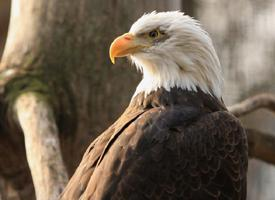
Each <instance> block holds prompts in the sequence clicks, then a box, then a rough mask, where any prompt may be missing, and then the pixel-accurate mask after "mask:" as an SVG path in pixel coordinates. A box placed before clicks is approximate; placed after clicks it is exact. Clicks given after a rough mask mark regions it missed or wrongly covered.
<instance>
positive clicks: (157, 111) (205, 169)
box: [60, 88, 247, 200]
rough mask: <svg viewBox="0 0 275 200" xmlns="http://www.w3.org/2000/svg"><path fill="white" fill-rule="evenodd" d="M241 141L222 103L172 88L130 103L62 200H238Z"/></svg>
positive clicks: (243, 161)
mask: <svg viewBox="0 0 275 200" xmlns="http://www.w3.org/2000/svg"><path fill="white" fill-rule="evenodd" d="M246 170H247V141H246V135H245V132H244V129H243V128H242V126H241V125H240V122H239V121H238V120H237V119H236V118H235V117H234V116H232V115H231V114H230V113H228V111H227V110H226V108H225V106H224V104H223V103H222V101H220V100H219V99H217V98H216V97H214V96H212V95H209V94H205V93H204V92H202V91H201V90H200V89H198V91H197V92H192V91H186V90H183V89H178V88H172V89H171V90H170V91H169V92H168V91H166V90H165V89H162V88H161V89H158V90H157V91H155V92H152V93H150V94H149V95H148V96H147V97H144V95H143V93H140V94H138V95H137V96H135V97H134V98H133V100H132V101H131V103H130V105H129V107H128V108H127V109H126V111H125V112H124V113H123V114H122V116H121V117H120V118H119V119H118V120H117V121H116V122H115V123H114V124H113V125H112V126H111V127H109V128H108V129H107V130H106V131H105V132H103V133H102V134H101V135H100V136H99V137H98V138H97V139H96V140H95V141H94V142H93V143H92V144H91V145H90V146H89V148H88V149H87V151H86V153H85V154H84V156H83V159H82V161H81V163H80V165H79V167H78V168H77V170H76V172H75V174H74V175H73V177H72V178H71V180H70V182H69V184H68V185H67V187H66V189H65V190H64V192H63V194H62V195H61V198H60V199H62V200H77V199H81V200H88V199H89V200H109V199H114V200H120V199H125V200H134V199H136V200H143V199H148V200H154V199H163V200H167V199H193V200H207V199H220V200H223V199H224V200H226V199H228V200H230V199H232V200H244V199H246Z"/></svg>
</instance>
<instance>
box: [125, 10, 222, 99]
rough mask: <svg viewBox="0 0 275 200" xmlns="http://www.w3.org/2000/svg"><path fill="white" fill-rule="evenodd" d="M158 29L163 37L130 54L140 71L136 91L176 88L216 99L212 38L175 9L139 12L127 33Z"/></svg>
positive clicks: (218, 84) (218, 83) (217, 71)
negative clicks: (151, 44) (208, 95)
mask: <svg viewBox="0 0 275 200" xmlns="http://www.w3.org/2000/svg"><path fill="white" fill-rule="evenodd" d="M154 29H159V30H160V31H163V32H164V33H165V34H166V35H167V38H166V40H165V41H161V42H159V43H156V44H155V45H153V46H151V47H149V48H146V49H145V50H144V51H141V52H137V53H134V54H131V55H130V59H131V60H132V62H133V63H134V64H135V65H136V66H137V68H138V69H140V70H141V71H142V73H143V79H142V81H141V82H140V84H139V85H138V87H137V89H136V92H135V94H134V96H135V95H137V94H138V93H140V92H144V93H145V95H148V94H149V93H150V92H152V91H156V90H157V89H158V88H161V87H163V88H165V89H166V90H167V91H170V89H171V88H173V87H178V88H182V89H186V90H190V91H197V87H198V88H200V89H201V90H202V91H203V92H205V93H209V94H211V95H214V96H216V97H218V98H220V97H221V93H222V82H223V79H222V72H221V66H220V62H219V59H218V56H217V53H216V51H215V49H214V47H213V44H212V40H211V38H210V37H209V35H208V34H207V32H206V31H204V30H203V29H202V28H201V26H200V23H199V22H198V21H197V20H195V19H193V18H191V17H189V16H187V15H184V13H182V12H179V11H170V12H159V13H157V12H155V11H154V12H152V13H149V14H145V15H143V16H142V17H141V18H139V19H138V20H137V21H136V22H135V23H134V24H133V25H132V27H131V29H130V31H129V33H131V34H133V35H136V36H137V35H139V34H142V33H146V32H149V31H152V30H154Z"/></svg>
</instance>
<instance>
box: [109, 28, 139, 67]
mask: <svg viewBox="0 0 275 200" xmlns="http://www.w3.org/2000/svg"><path fill="white" fill-rule="evenodd" d="M141 48H142V45H140V44H139V43H138V42H137V40H136V37H135V36H134V35H132V34H131V33H125V34H124V35H121V36H119V37H117V38H116V39H115V40H114V41H113V42H112V44H111V47H110V51H109V54H110V59H111V61H112V63H113V64H115V58H118V57H124V56H128V55H130V54H132V53H135V52H137V51H138V50H139V49H141Z"/></svg>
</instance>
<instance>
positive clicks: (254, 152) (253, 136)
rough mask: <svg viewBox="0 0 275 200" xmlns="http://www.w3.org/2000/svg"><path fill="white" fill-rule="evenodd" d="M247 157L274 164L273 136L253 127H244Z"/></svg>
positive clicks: (274, 138)
mask: <svg viewBox="0 0 275 200" xmlns="http://www.w3.org/2000/svg"><path fill="white" fill-rule="evenodd" d="M246 134H247V138H248V146H249V148H248V150H249V157H251V158H257V159H260V160H262V161H265V162H268V163H270V164H273V165H275V137H274V136H272V135H270V134H268V133H264V132H262V131H258V130H255V129H249V128H248V129H246Z"/></svg>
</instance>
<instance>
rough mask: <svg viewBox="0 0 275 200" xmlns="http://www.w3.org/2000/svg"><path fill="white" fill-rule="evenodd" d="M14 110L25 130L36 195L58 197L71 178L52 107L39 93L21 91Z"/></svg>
mask: <svg viewBox="0 0 275 200" xmlns="http://www.w3.org/2000/svg"><path fill="white" fill-rule="evenodd" d="M15 112H16V114H17V118H18V121H19V124H20V126H21V128H22V130H23V133H24V138H25V147H26V154H27V160H28V164H29V167H30V169H31V175H32V179H33V183H34V187H35V193H36V199H37V200H47V199H57V198H58V196H59V194H60V193H61V192H62V190H63V188H64V187H65V185H66V183H67V181H68V175H67V170H66V168H65V166H64V163H63V160H62V157H61V155H62V154H61V150H60V144H59V133H58V130H57V127H56V122H55V119H54V114H53V110H52V109H51V107H50V105H49V104H47V102H45V100H44V99H43V98H41V97H40V96H39V95H37V94H35V93H32V92H29V93H24V94H22V95H20V96H19V97H18V98H17V100H16V103H15Z"/></svg>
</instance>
